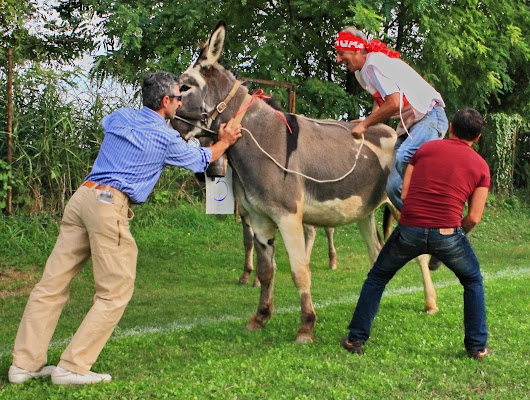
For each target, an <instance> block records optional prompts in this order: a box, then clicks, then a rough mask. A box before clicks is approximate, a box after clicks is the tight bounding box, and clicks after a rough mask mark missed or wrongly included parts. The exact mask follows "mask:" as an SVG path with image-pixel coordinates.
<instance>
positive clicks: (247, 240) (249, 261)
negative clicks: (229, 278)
mask: <svg viewBox="0 0 530 400" xmlns="http://www.w3.org/2000/svg"><path fill="white" fill-rule="evenodd" d="M240 216H241V227H242V228H243V246H244V248H245V265H244V266H243V273H242V274H241V276H240V277H239V284H240V285H246V284H248V281H249V278H250V275H251V274H252V271H253V270H254V266H253V264H254V232H253V231H252V227H251V226H250V223H249V222H248V216H247V215H243V213H241V215H240ZM253 286H254V287H259V286H260V282H259V279H258V276H257V273H256V277H255V278H254V282H253Z"/></svg>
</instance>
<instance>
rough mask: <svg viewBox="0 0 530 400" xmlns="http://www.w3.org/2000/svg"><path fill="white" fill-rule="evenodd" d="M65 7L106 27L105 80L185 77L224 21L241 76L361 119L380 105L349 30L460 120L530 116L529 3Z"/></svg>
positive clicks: (309, 1)
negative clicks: (435, 93)
mask: <svg viewBox="0 0 530 400" xmlns="http://www.w3.org/2000/svg"><path fill="white" fill-rule="evenodd" d="M58 9H59V11H60V12H61V15H62V17H63V18H64V19H69V20H72V18H73V17H72V15H77V16H76V17H75V18H73V20H75V21H76V23H79V22H80V21H82V20H83V18H85V19H86V18H87V17H88V16H90V17H91V16H92V15H94V14H96V15H97V16H98V17H99V18H101V21H102V22H101V32H102V33H103V34H104V37H102V38H101V40H100V42H99V45H100V47H101V48H102V49H104V52H103V54H102V55H100V56H98V57H97V61H96V63H95V65H94V69H93V73H94V75H95V76H99V77H102V76H105V75H112V76H118V77H120V79H122V80H123V81H124V82H129V83H131V82H133V83H136V82H137V81H138V79H139V78H140V77H141V76H142V75H143V74H144V73H145V72H146V71H148V70H153V69H166V70H171V71H173V72H175V73H180V72H182V70H183V68H185V67H186V66H187V65H188V64H189V63H190V62H191V60H192V58H193V57H194V55H195V52H196V48H197V45H198V43H199V42H200V41H203V40H205V39H206V38H207V37H208V35H209V33H210V30H211V29H212V27H213V26H214V25H215V24H216V22H217V20H218V19H225V20H226V21H227V40H226V45H225V55H224V59H225V60H226V61H227V62H228V63H230V64H231V65H232V66H233V69H234V70H235V71H236V72H238V73H239V74H240V75H244V76H250V77H256V78H262V79H274V80H278V81H286V82H289V83H294V84H296V85H297V93H298V105H297V110H298V111H299V112H302V113H307V114H310V115H312V116H329V117H335V118H337V117H339V116H344V117H348V118H353V117H355V116H356V115H357V113H358V111H359V107H360V106H362V105H364V106H369V104H370V100H369V99H368V98H367V97H366V95H365V94H364V93H363V92H362V91H361V90H360V88H359V86H358V85H357V84H356V83H355V82H354V80H353V79H352V76H350V75H349V74H347V73H346V72H345V71H344V70H343V69H342V67H341V66H339V65H337V64H336V63H335V61H334V51H333V42H334V39H335V36H336V33H337V32H338V31H339V30H340V29H341V28H342V27H343V26H345V25H350V24H351V25H356V26H358V27H360V28H363V29H364V30H365V31H366V32H367V33H368V34H369V35H370V36H371V37H375V38H378V39H383V40H384V41H385V42H387V43H388V44H389V45H390V46H391V47H394V48H396V49H397V50H398V51H400V52H401V53H402V58H403V59H404V60H406V61H407V62H409V63H410V64H412V65H413V66H414V67H415V68H416V69H417V70H418V71H419V72H420V73H421V74H422V75H423V76H424V77H425V78H426V79H427V80H428V81H429V82H431V83H432V84H433V85H434V86H435V87H436V88H437V89H438V90H439V91H440V92H441V93H442V96H443V97H444V99H445V100H446V102H447V104H448V108H449V111H450V112H452V111H455V110H456V109H457V108H459V107H461V106H463V105H469V106H473V107H475V108H477V109H479V110H480V111H482V112H486V113H487V112H489V111H496V112H498V111H505V112H506V111H507V110H508V109H509V110H510V111H518V112H520V113H521V114H523V115H525V117H528V116H529V110H528V107H529V106H528V103H529V102H528V101H524V100H525V99H528V98H529V97H528V96H529V95H530V93H529V91H530V89H529V87H530V85H529V84H528V83H529V74H530V72H529V68H528V61H529V60H530V45H529V43H530V40H529V39H530V36H529V35H530V30H528V29H527V27H528V26H530V11H529V9H528V6H527V5H525V4H524V2H521V1H520V0H507V1H504V2H498V1H494V0H483V1H478V0H451V1H445V0H443V1H442V0H409V1H405V2H402V1H399V2H398V1H395V0H378V1H373V0H359V1H356V2H354V3H352V2H351V1H344V0H336V1H333V2H332V1H330V0H323V1H322V0H221V1H219V0H194V1H187V0H180V1H177V2H174V1H168V0H162V1H159V2H157V3H156V5H155V6H154V7H153V2H151V1H147V0H133V1H123V0H116V1H111V0H77V1H61V2H60V6H59V7H58ZM76 13H77V14H76ZM73 20H72V21H73ZM348 93H350V94H353V95H354V96H353V97H352V96H349V95H348Z"/></svg>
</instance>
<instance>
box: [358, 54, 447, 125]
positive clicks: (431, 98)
mask: <svg viewBox="0 0 530 400" xmlns="http://www.w3.org/2000/svg"><path fill="white" fill-rule="evenodd" d="M355 77H356V78H357V81H358V82H359V84H360V85H361V86H362V87H363V88H364V89H365V90H366V91H368V92H369V93H370V94H372V95H373V94H375V93H377V92H379V93H380V95H381V97H382V98H383V100H384V99H385V98H386V96H388V95H390V94H392V93H400V94H402V95H404V96H405V97H406V99H407V100H408V102H409V104H407V105H403V100H401V105H400V115H396V116H395V117H397V118H401V122H400V124H399V125H398V128H397V129H396V132H397V133H398V135H401V134H403V133H404V132H405V128H404V127H403V124H404V125H405V126H406V127H410V126H412V125H413V124H414V123H416V122H417V121H419V120H420V119H422V118H423V117H424V115H425V114H427V113H428V112H429V111H431V110H432V108H433V107H434V105H435V104H436V103H438V104H439V105H440V106H442V107H445V103H444V101H443V99H442V96H441V95H440V93H438V92H437V91H436V90H435V89H434V88H433V87H432V86H431V85H429V83H427V82H426V81H425V80H424V79H423V78H422V77H421V75H420V74H418V73H417V72H416V71H415V70H414V69H413V68H412V67H411V66H410V65H408V64H407V63H405V62H404V61H403V60H401V59H399V58H390V57H388V56H387V55H385V54H383V53H377V52H374V53H369V54H368V55H367V57H366V63H365V64H364V66H363V68H362V69H361V70H360V71H356V72H355Z"/></svg>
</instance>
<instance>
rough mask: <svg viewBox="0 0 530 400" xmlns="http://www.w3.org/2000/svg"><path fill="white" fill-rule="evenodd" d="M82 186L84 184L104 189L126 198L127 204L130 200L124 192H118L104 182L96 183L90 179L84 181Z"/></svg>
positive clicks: (90, 187) (88, 186)
mask: <svg viewBox="0 0 530 400" xmlns="http://www.w3.org/2000/svg"><path fill="white" fill-rule="evenodd" d="M82 186H86V187H87V188H89V189H92V188H94V189H98V190H105V191H107V192H111V193H112V194H113V195H114V196H116V197H119V198H121V199H125V200H127V203H128V204H131V200H130V199H129V196H127V195H126V194H125V193H123V192H120V191H119V190H118V189H114V188H113V187H112V186H109V185H106V184H104V183H99V184H98V183H96V182H92V181H86V182H85V183H83V185H82Z"/></svg>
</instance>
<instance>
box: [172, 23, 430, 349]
mask: <svg viewBox="0 0 530 400" xmlns="http://www.w3.org/2000/svg"><path fill="white" fill-rule="evenodd" d="M225 31H226V25H225V23H224V22H223V21H221V22H220V23H219V24H218V25H217V27H216V28H215V29H214V31H213V32H212V34H211V36H210V38H209V40H208V42H207V43H206V45H205V46H204V47H203V48H202V49H201V52H200V54H199V57H198V58H197V60H196V61H195V62H193V63H192V64H191V65H190V67H189V68H188V69H187V70H186V71H185V72H184V73H183V74H182V75H181V76H180V81H181V88H180V90H181V94H182V96H183V101H182V107H181V108H180V109H179V112H178V116H179V117H181V118H189V119H192V120H194V121H200V122H198V123H199V124H200V126H199V127H191V126H187V124H185V123H184V122H182V121H180V120H179V121H176V122H175V123H174V124H173V126H174V127H175V128H176V129H177V130H179V131H180V132H181V133H182V134H183V135H184V136H185V137H186V138H191V137H192V136H200V135H204V132H209V134H211V135H212V134H213V137H214V140H215V132H216V130H217V129H218V127H219V125H220V124H221V123H224V122H227V121H228V120H229V119H230V118H232V117H236V120H238V121H241V124H242V126H243V136H242V137H241V138H240V139H239V140H238V141H237V142H236V143H235V144H234V145H233V146H232V147H231V148H230V149H229V150H228V151H227V156H228V162H229V163H230V165H231V166H232V169H233V181H234V196H235V198H236V201H237V202H238V204H239V206H240V207H241V209H243V210H244V212H245V214H246V215H247V216H248V219H249V223H250V225H251V226H252V229H253V231H254V245H255V249H256V254H257V262H258V266H257V269H258V276H259V280H260V282H261V292H260V299H259V305H258V309H257V312H256V314H255V315H254V316H252V317H251V318H250V319H249V321H248V323H247V329H248V330H256V329H261V328H263V327H264V325H265V322H266V321H267V320H268V319H270V318H271V316H272V312H273V282H274V274H275V270H276V262H275V259H274V253H275V243H274V239H275V232H276V229H279V231H280V233H281V235H282V238H283V241H284V243H285V247H286V250H287V253H288V257H289V262H290V265H291V276H292V279H293V281H294V283H295V285H296V287H297V289H298V292H299V295H300V302H301V324H300V327H299V329H298V331H297V338H296V341H297V342H298V343H308V342H313V341H314V340H315V338H314V334H313V329H314V326H315V323H316V314H315V310H314V308H313V303H312V299H311V271H310V270H309V259H308V257H307V254H306V251H305V239H304V229H303V224H304V223H306V224H310V225H314V226H338V225H344V224H349V223H352V222H356V223H357V225H358V227H359V230H360V232H361V234H362V236H363V238H364V240H365V242H366V245H367V248H368V253H369V257H370V260H371V262H374V261H375V259H376V257H377V255H378V253H379V251H380V249H381V244H380V242H379V240H378V235H377V229H376V226H375V219H374V214H373V211H374V210H375V209H376V208H377V207H378V206H379V205H381V204H382V203H383V202H385V201H387V197H386V194H385V186H386V180H387V176H388V174H389V171H390V167H391V163H392V157H393V152H394V143H395V141H396V133H395V131H394V130H393V129H392V128H390V127H388V126H386V125H383V124H379V125H376V126H373V127H371V128H370V129H369V130H368V131H367V132H366V134H365V135H364V137H363V138H362V139H355V138H354V137H353V136H352V135H351V133H350V132H351V128H352V127H353V124H352V123H349V122H340V121H331V120H315V119H310V118H306V117H304V116H301V115H296V114H284V113H280V112H278V111H276V110H274V109H273V108H271V107H270V106H268V105H267V104H265V102H263V101H261V100H259V99H258V98H257V97H256V96H251V95H250V94H249V93H248V89H246V88H245V87H244V86H241V85H240V82H239V81H238V80H237V79H236V78H235V76H234V75H233V74H232V73H231V72H230V71H228V70H226V69H225V68H223V67H222V66H221V65H220V64H219V63H218V60H219V57H220V55H221V52H222V48H223V44H224V39H225ZM427 264H428V263H427V258H425V259H424V262H422V263H420V265H421V270H422V273H423V283H424V288H425V296H426V302H425V308H426V311H427V312H429V313H435V312H436V311H437V310H438V308H437V307H436V295H435V291H434V286H433V284H432V280H431V277H430V273H429V269H428V265H427Z"/></svg>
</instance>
